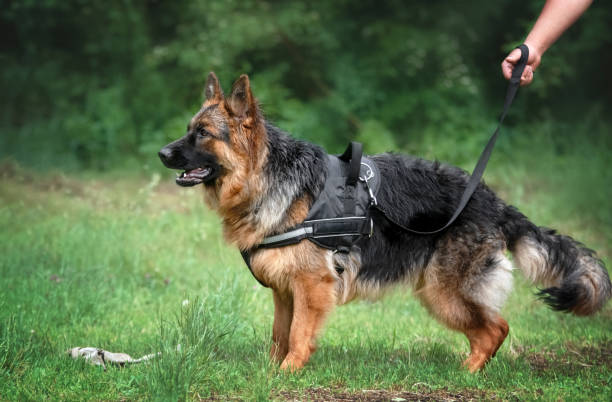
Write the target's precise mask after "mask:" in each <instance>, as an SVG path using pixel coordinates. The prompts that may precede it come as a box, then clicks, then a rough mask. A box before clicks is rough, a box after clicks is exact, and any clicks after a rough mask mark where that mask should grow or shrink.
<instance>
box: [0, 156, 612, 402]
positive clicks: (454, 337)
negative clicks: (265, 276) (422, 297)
mask: <svg viewBox="0 0 612 402" xmlns="http://www.w3.org/2000/svg"><path fill="white" fill-rule="evenodd" d="M523 169H525V168H523ZM3 171H4V172H5V175H4V176H2V177H1V178H0V227H1V228H2V230H1V231H0V275H1V278H2V286H1V288H0V399H1V400H24V399H25V400H38V399H47V398H48V399H53V400H58V399H61V400H81V399H95V400H100V399H104V400H116V399H155V400H176V399H181V400H183V399H199V398H207V397H218V398H219V399H227V398H229V397H235V398H239V399H245V400H252V399H258V400H265V399H270V398H272V399H274V398H282V397H283V395H287V394H286V392H293V393H294V394H291V395H297V397H299V395H307V394H306V393H307V392H313V390H315V391H316V389H319V388H324V389H328V390H331V391H332V392H345V393H349V394H351V395H357V394H359V395H361V394H360V393H362V391H363V390H374V389H387V390H392V391H396V392H399V391H410V392H418V393H421V394H424V395H428V394H431V395H441V394H439V393H440V392H448V393H454V394H461V395H464V394H465V395H476V396H477V397H480V398H494V397H496V398H501V399H535V398H542V397H543V398H544V399H549V400H557V399H562V400H610V399H612V357H611V354H612V335H611V329H612V324H611V318H612V306H610V305H608V306H607V307H606V308H605V309H604V311H603V312H601V313H600V314H598V315H597V316H595V317H591V318H586V319H584V318H583V319H579V318H576V317H573V316H570V315H565V314H557V313H553V312H551V311H550V310H548V309H547V308H546V307H545V306H543V305H542V304H541V303H540V302H538V301H537V300H536V298H535V297H534V295H533V293H534V290H535V289H534V288H533V287H531V286H528V285H527V284H526V283H525V281H524V280H523V279H522V278H521V277H520V275H518V274H517V275H516V278H517V281H516V282H517V283H516V286H515V290H514V292H513V293H512V295H511V297H510V299H509V300H508V302H507V303H506V307H505V308H504V311H503V315H504V316H505V317H506V318H507V319H508V321H509V324H510V328H511V330H510V335H509V338H508V339H507V341H506V342H505V343H504V345H503V346H502V348H501V350H500V352H499V353H498V355H497V357H496V358H495V359H494V360H493V361H492V362H491V364H490V365H489V366H488V367H487V368H486V370H485V371H484V372H481V373H479V374H476V375H471V374H469V373H467V372H466V371H464V370H462V369H461V368H460V363H461V361H462V359H463V358H464V357H465V354H466V352H467V350H468V345H467V341H466V340H465V339H464V337H463V336H462V335H460V334H458V333H454V332H451V331H449V330H447V329H445V328H443V327H442V326H441V325H440V324H438V323H437V322H435V321H434V320H433V319H432V318H431V317H430V316H429V315H428V314H427V313H426V312H425V310H424V309H423V308H422V307H421V306H420V305H419V304H418V303H417V302H416V301H415V299H414V298H413V297H412V296H411V295H410V292H402V291H396V292H393V293H391V294H390V295H389V296H387V297H386V298H385V299H384V300H383V301H381V302H378V303H366V302H355V303H352V304H350V305H348V306H344V307H341V308H338V309H337V310H336V311H334V312H333V313H332V314H331V316H330V318H329V320H328V325H327V327H326V330H325V331H324V333H323V335H322V336H321V338H320V342H319V349H318V351H317V353H316V354H315V355H314V356H313V358H312V359H311V361H310V362H309V364H308V365H307V366H306V368H305V369H304V370H302V371H301V372H299V373H296V374H286V373H283V372H281V371H280V370H279V369H278V368H277V367H276V366H275V365H273V364H271V363H270V362H269V361H268V356H267V353H268V349H269V346H270V335H271V334H270V332H271V325H272V314H273V306H272V297H271V292H270V291H269V290H267V289H264V288H262V287H260V286H259V285H258V284H257V282H256V281H255V280H254V279H253V278H252V277H251V276H250V274H249V272H248V270H247V269H246V267H245V266H244V264H243V262H242V260H241V258H240V255H239V254H238V252H237V251H236V250H234V249H232V248H229V247H227V246H226V245H224V242H223V240H222V237H221V233H220V226H219V223H218V219H217V218H216V216H215V215H214V214H213V213H211V212H210V211H208V210H206V208H205V207H204V205H203V203H202V202H201V201H202V200H201V198H202V197H201V194H200V192H199V191H198V190H197V189H181V188H178V187H176V186H174V185H173V184H171V183H170V181H171V180H170V178H169V176H166V175H164V176H163V178H161V179H160V177H159V176H158V175H156V174H151V175H150V176H149V177H138V176H136V175H131V176H128V177H123V176H122V175H120V174H117V173H111V174H106V175H97V176H96V175H94V176H91V175H86V174H78V175H74V176H68V177H67V176H64V175H62V174H52V173H47V174H44V175H35V174H34V173H31V172H25V173H24V172H20V170H19V168H17V167H15V166H14V165H10V168H9V165H7V166H5V168H4V169H3ZM513 171H515V172H518V173H516V174H518V175H521V174H522V171H521V168H520V167H519V168H517V170H513ZM7 172H8V173H7ZM523 173H524V172H523ZM509 174H510V173H508V175H509ZM508 175H505V174H504V173H502V172H501V171H496V170H493V175H492V177H493V179H491V182H492V184H493V185H494V187H495V188H500V189H501V190H503V191H501V193H502V194H503V195H504V197H505V198H507V199H508V200H509V201H511V202H513V203H515V204H518V205H519V206H520V207H522V209H523V210H524V211H525V212H526V213H527V214H528V215H529V216H530V217H531V218H532V220H534V221H535V222H537V223H539V224H546V225H549V226H555V227H558V228H560V229H562V230H563V231H564V232H566V233H568V234H571V235H573V236H575V237H576V238H578V239H580V240H582V241H584V242H585V243H586V244H588V245H589V246H591V247H593V248H596V249H597V250H598V251H599V252H600V255H602V256H603V258H604V260H605V261H606V262H607V265H608V266H609V265H610V264H609V263H610V255H611V253H612V249H611V248H610V242H609V239H610V238H611V237H610V236H611V233H612V230H610V229H609V227H608V226H606V225H604V224H602V223H599V224H597V223H593V222H595V221H596V220H595V218H594V215H593V212H592V211H587V212H586V213H585V214H584V215H585V216H586V218H585V220H584V221H583V220H581V212H577V211H575V208H576V205H577V202H576V203H572V202H565V203H564V202H563V201H562V200H560V199H559V198H562V197H563V194H565V192H564V191H563V189H562V188H561V187H560V186H559V188H560V189H561V190H559V192H555V190H554V189H541V190H536V191H533V190H532V189H531V187H538V188H539V186H540V185H543V184H541V183H551V182H550V181H546V180H543V179H542V178H541V177H540V178H536V177H529V176H528V175H524V176H521V179H522V180H521V181H520V183H521V184H520V185H517V184H516V183H517V181H515V180H514V178H513V177H512V176H508ZM551 180H553V181H552V183H554V179H551ZM553 185H554V184H553ZM559 194H561V195H559ZM566 199H569V198H566ZM602 208H609V207H608V206H606V207H604V206H603V205H602ZM606 213H608V214H609V210H606ZM606 216H609V215H606ZM559 217H561V218H559ZM178 344H180V345H181V347H180V350H178V351H177V345H178ZM75 346H96V347H101V348H104V349H107V350H110V351H121V352H126V353H129V354H131V355H132V356H134V357H139V356H141V355H144V354H148V353H153V352H157V351H161V352H162V356H161V357H160V358H158V359H156V360H153V361H151V362H149V363H145V364H141V365H135V366H129V367H126V368H123V369H118V368H114V367H110V368H109V369H108V370H107V371H106V372H105V371H103V370H102V369H101V368H100V367H94V366H89V365H87V364H85V363H83V362H81V361H73V360H71V359H70V358H69V357H67V356H66V355H65V350H66V349H68V348H70V347H75ZM436 392H438V394H436ZM302 393H303V394H302ZM304 397H306V396H304Z"/></svg>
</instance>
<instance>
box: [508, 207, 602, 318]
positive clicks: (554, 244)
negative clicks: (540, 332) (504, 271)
mask: <svg viewBox="0 0 612 402" xmlns="http://www.w3.org/2000/svg"><path fill="white" fill-rule="evenodd" d="M502 230H503V232H504V235H505V237H506V241H507V243H508V249H509V250H510V251H511V252H512V254H513V256H514V260H515V262H516V265H517V266H518V267H519V268H521V270H522V271H523V273H524V274H525V276H527V277H528V278H529V279H530V280H532V281H533V282H535V283H537V284H539V285H543V286H545V289H542V290H540V292H539V294H538V295H539V296H540V298H542V299H543V300H544V301H545V302H546V303H547V304H548V305H549V306H551V307H552V308H553V309H554V310H559V311H568V312H572V313H573V314H576V315H590V314H594V313H595V312H597V311H598V310H600V309H601V308H602V307H603V306H604V304H605V303H606V302H607V301H608V299H610V296H611V294H612V285H611V284H610V277H609V276H608V271H607V270H606V267H605V266H604V264H603V262H602V261H601V260H600V259H598V258H597V256H596V255H595V252H594V251H593V250H590V249H588V248H586V247H584V246H583V245H582V244H580V243H579V242H577V241H576V240H574V239H572V238H571V237H569V236H563V235H560V234H557V233H556V232H555V231H554V230H551V229H547V228H541V227H537V226H535V225H534V224H533V223H531V222H529V220H528V219H527V218H526V217H525V216H524V215H523V214H521V213H520V212H519V211H518V210H516V208H514V207H507V208H506V210H505V221H504V222H503V223H502Z"/></svg>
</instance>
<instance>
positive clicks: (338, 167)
mask: <svg viewBox="0 0 612 402" xmlns="http://www.w3.org/2000/svg"><path fill="white" fill-rule="evenodd" d="M325 163H326V168H327V169H326V170H327V178H326V179H325V184H324V187H323V190H322V191H321V193H320V194H319V196H318V197H317V199H316V200H315V202H314V203H313V204H312V206H311V207H310V210H309V211H308V216H306V219H305V220H304V222H302V223H300V224H299V225H296V226H294V227H292V228H291V229H289V230H288V231H286V232H285V233H281V234H278V235H274V236H269V237H266V238H265V239H263V241H262V242H261V243H260V244H259V245H257V246H256V248H255V249H259V248H274V247H282V246H288V245H290V244H296V243H299V242H300V241H302V240H304V239H308V240H310V241H312V242H313V243H315V244H317V245H318V246H321V247H323V248H326V249H329V250H333V251H334V252H346V253H348V252H349V251H350V249H351V247H352V246H353V245H354V244H355V243H356V242H357V241H358V240H359V239H361V238H362V237H370V236H372V232H373V230H374V222H373V221H372V218H371V216H370V210H371V208H372V207H374V206H376V205H377V204H376V194H377V193H378V189H379V188H380V174H379V171H378V168H377V167H376V163H374V161H372V160H371V159H369V158H367V157H364V156H363V147H362V145H361V144H360V143H358V142H351V143H350V144H349V146H348V148H347V149H346V151H345V152H344V153H343V154H342V155H339V156H337V155H327V158H326V161H325ZM251 252H252V250H249V251H243V252H242V253H241V254H242V258H243V259H244V261H245V262H246V264H247V266H248V267H249V270H250V271H251V274H253V276H254V277H255V279H257V281H259V283H261V284H262V285H263V286H265V287H267V286H266V285H265V284H264V283H263V282H262V281H260V280H259V279H258V278H257V277H256V276H255V274H254V273H253V268H252V267H251V261H250V257H251V256H250V253H251Z"/></svg>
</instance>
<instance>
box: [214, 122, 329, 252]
mask: <svg viewBox="0 0 612 402" xmlns="http://www.w3.org/2000/svg"><path fill="white" fill-rule="evenodd" d="M265 135H266V141H265V144H266V148H267V152H266V154H267V155H266V156H265V158H266V160H265V163H264V164H263V169H262V171H261V172H260V173H259V174H258V175H257V176H258V177H251V178H250V180H256V181H258V182H259V184H260V188H261V191H260V192H259V196H258V197H254V198H253V199H252V201H251V203H250V205H249V207H248V208H247V210H245V211H244V212H245V213H244V214H243V216H242V217H241V218H240V219H239V220H232V223H231V224H230V222H228V221H227V220H224V221H225V222H224V223H225V225H224V226H225V235H226V237H227V238H228V240H230V241H231V242H234V243H236V244H237V245H238V247H239V248H240V249H241V250H249V249H251V248H253V247H254V246H256V245H257V244H259V243H260V242H261V241H262V240H263V238H264V237H266V236H270V235H273V234H277V233H282V232H283V231H285V230H287V229H289V228H290V227H292V226H295V225H297V224H299V223H301V222H302V221H303V220H304V219H305V218H306V216H307V215H308V211H309V210H310V206H311V205H312V202H313V201H314V199H315V198H316V197H317V196H318V194H319V193H320V191H321V189H322V188H323V186H324V183H325V178H326V173H327V172H326V164H325V155H326V153H325V151H324V150H323V149H322V148H321V147H318V146H316V145H314V144H310V143H308V142H305V141H300V140H296V139H294V138H292V137H290V136H289V135H288V134H287V133H285V132H283V131H282V130H280V129H279V128H277V127H275V126H273V125H272V124H270V123H268V122H265ZM258 187H259V186H258Z"/></svg>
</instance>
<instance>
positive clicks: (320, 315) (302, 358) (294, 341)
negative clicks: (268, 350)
mask: <svg viewBox="0 0 612 402" xmlns="http://www.w3.org/2000/svg"><path fill="white" fill-rule="evenodd" d="M334 283H335V282H334V278H333V277H332V275H331V274H330V273H329V272H328V271H327V269H326V268H322V269H321V270H320V271H315V272H299V273H296V274H295V277H294V278H293V281H292V293H293V319H292V321H291V330H290V334H289V351H288V353H287V356H286V357H285V360H284V361H283V363H282V364H281V369H283V370H291V371H294V370H297V369H300V368H302V367H303V366H304V364H306V362H307V361H308V359H309V358H310V355H311V354H312V353H313V352H314V350H315V337H316V335H317V332H318V330H319V329H320V328H321V326H322V325H323V322H324V319H325V316H326V315H327V313H329V312H330V311H331V309H332V308H333V307H334V305H335V302H336V296H335V287H334Z"/></svg>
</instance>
